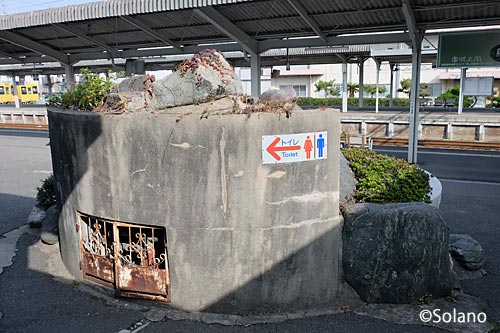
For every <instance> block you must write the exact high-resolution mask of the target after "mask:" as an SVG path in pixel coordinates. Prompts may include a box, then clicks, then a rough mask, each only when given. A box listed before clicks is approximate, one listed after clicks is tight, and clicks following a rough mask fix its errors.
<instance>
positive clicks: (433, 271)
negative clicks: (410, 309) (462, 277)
mask: <svg viewBox="0 0 500 333" xmlns="http://www.w3.org/2000/svg"><path fill="white" fill-rule="evenodd" d="M344 219H345V224H344V230H343V237H342V239H343V268H344V274H345V279H346V280H347V282H348V283H349V284H350V285H351V286H352V287H353V288H354V290H356V292H357V293H358V294H359V296H360V297H361V298H362V299H363V300H364V301H366V302H369V303H410V302H412V301H414V300H416V299H418V298H419V297H421V296H423V295H425V294H426V293H430V294H432V295H433V296H434V297H438V296H447V295H449V294H450V293H451V289H452V287H453V278H452V271H451V265H450V259H449V253H448V235H449V233H448V227H447V225H446V222H445V221H444V220H443V218H442V217H441V214H440V212H439V210H438V209H437V208H435V207H433V206H430V205H427V204H424V203H398V204H386V205H379V204H366V203H364V204H355V205H352V206H349V207H348V208H347V209H346V211H345V212H344Z"/></svg>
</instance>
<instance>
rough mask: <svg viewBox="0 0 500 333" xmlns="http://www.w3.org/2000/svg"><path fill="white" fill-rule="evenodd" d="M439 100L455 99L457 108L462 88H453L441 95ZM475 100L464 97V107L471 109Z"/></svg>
mask: <svg viewBox="0 0 500 333" xmlns="http://www.w3.org/2000/svg"><path fill="white" fill-rule="evenodd" d="M438 98H443V99H452V98H454V99H455V106H456V105H458V100H459V98H460V87H453V88H450V89H448V90H447V91H446V92H444V93H442V94H441V95H439V96H438ZM475 103H476V102H475V100H474V98H472V97H471V96H464V107H466V108H469V107H472V106H474V104H475Z"/></svg>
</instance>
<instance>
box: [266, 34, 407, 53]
mask: <svg viewBox="0 0 500 333" xmlns="http://www.w3.org/2000/svg"><path fill="white" fill-rule="evenodd" d="M410 41H411V40H410V38H409V37H408V34H407V33H391V34H366V35H352V36H333V37H327V38H326V43H324V42H323V41H322V40H321V39H319V38H297V39H271V40H265V41H261V42H259V53H262V52H265V51H267V50H270V49H278V48H286V47H288V48H294V47H322V46H323V47H324V46H344V45H363V44H385V43H408V42H410Z"/></svg>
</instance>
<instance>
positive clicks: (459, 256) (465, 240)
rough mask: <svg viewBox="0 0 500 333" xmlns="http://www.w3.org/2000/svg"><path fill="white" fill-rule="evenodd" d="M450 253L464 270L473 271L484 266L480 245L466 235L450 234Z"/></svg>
mask: <svg viewBox="0 0 500 333" xmlns="http://www.w3.org/2000/svg"><path fill="white" fill-rule="evenodd" d="M450 253H451V255H452V256H453V258H455V260H456V261H457V262H458V263H459V264H460V265H461V266H462V267H464V268H467V269H469V270H471V271H475V270H478V269H480V268H481V267H483V265H484V253H483V248H482V247H481V244H479V242H478V241H477V240H475V239H474V238H472V236H471V235H468V234H450Z"/></svg>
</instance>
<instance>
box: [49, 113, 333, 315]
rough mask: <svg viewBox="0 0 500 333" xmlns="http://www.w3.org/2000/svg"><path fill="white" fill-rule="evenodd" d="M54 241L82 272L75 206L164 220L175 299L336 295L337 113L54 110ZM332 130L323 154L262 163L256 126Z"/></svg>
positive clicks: (306, 303)
mask: <svg viewBox="0 0 500 333" xmlns="http://www.w3.org/2000/svg"><path fill="white" fill-rule="evenodd" d="M49 126H50V140H51V147H52V158H53V164H54V173H55V176H56V180H57V182H58V190H59V192H60V195H61V197H60V198H59V199H60V201H61V202H62V206H63V207H62V214H61V218H60V221H59V224H60V238H61V241H60V245H61V251H62V256H63V260H64V262H65V264H66V266H67V267H68V269H69V270H70V272H71V273H72V274H73V275H75V276H77V277H79V278H82V271H81V270H80V268H79V261H80V257H81V254H80V249H79V243H78V234H77V231H76V228H75V223H76V211H77V210H78V211H81V212H83V213H86V214H91V215H96V216H100V217H104V218H109V219H112V220H118V221H123V222H130V223H139V224H148V225H156V226H164V227H165V228H166V232H167V242H168V245H167V251H168V260H169V269H170V278H171V301H172V305H174V306H176V307H178V308H182V309H186V310H197V311H198V310H205V311H216V312H240V313H242V312H245V311H248V312H255V311H264V310H266V309H271V308H272V309H275V308H280V309H287V310H290V309H301V308H302V309H303V308H311V307H318V306H322V305H327V304H331V303H332V302H333V301H334V300H335V298H336V297H337V292H338V285H339V279H340V277H339V265H340V264H339V257H340V249H341V232H342V231H341V229H342V225H341V219H340V218H339V209H338V208H339V207H338V201H339V200H338V199H339V198H338V196H339V154H340V152H339V134H340V121H339V114H338V112H337V111H334V110H323V111H321V110H314V111H297V112H294V113H293V114H292V117H291V118H290V119H286V118H285V117H284V116H283V115H282V116H281V117H280V116H278V115H277V114H270V113H266V114H253V115H252V116H251V117H247V116H246V115H225V116H210V117H208V119H201V120H200V117H199V115H198V116H195V115H191V116H185V117H184V118H183V119H182V120H181V121H180V122H179V123H176V117H175V116H169V115H164V114H159V115H151V114H122V115H110V114H106V115H101V114H95V113H83V112H64V111H50V112H49ZM313 131H328V146H327V149H328V158H327V159H324V160H316V161H306V162H298V163H288V164H273V165H268V164H266V165H264V164H262V149H263V147H261V142H262V135H272V134H290V133H304V132H313Z"/></svg>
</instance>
